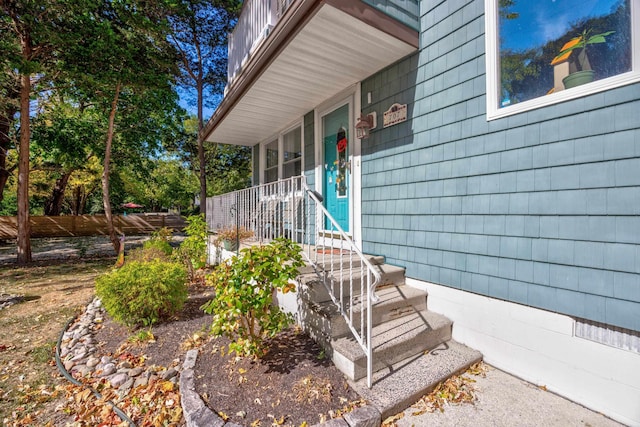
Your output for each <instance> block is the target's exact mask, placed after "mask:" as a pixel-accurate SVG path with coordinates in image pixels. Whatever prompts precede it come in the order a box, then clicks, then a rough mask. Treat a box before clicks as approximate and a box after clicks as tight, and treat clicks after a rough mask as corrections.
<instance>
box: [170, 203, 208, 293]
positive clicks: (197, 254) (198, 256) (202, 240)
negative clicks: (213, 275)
mask: <svg viewBox="0 0 640 427" xmlns="http://www.w3.org/2000/svg"><path fill="white" fill-rule="evenodd" d="M185 232H186V233H187V237H186V238H185V239H184V240H183V241H182V243H181V244H180V247H179V248H178V251H177V256H178V258H179V259H180V260H182V262H184V263H185V265H186V267H187V269H188V270H189V278H190V279H191V280H193V279H194V277H195V270H197V269H200V268H203V267H204V266H205V265H206V262H207V222H206V221H205V219H204V215H193V216H190V217H188V218H187V226H186V227H185Z"/></svg>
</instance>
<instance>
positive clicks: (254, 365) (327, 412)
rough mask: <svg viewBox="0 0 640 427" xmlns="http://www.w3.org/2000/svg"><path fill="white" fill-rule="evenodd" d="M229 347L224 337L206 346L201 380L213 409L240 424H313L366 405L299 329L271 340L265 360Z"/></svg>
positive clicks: (199, 371)
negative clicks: (233, 351)
mask: <svg viewBox="0 0 640 427" xmlns="http://www.w3.org/2000/svg"><path fill="white" fill-rule="evenodd" d="M227 348H228V341H227V340H226V339H223V338H218V339H215V340H212V341H210V342H209V343H207V345H205V346H204V347H203V348H202V349H201V350H200V354H199V355H198V361H197V363H196V367H195V374H196V376H195V377H196V380H195V383H196V390H197V391H198V393H200V395H201V396H202V397H203V399H204V400H205V402H206V403H207V405H208V406H209V408H211V409H212V410H213V411H215V412H217V413H218V414H220V415H221V416H222V417H223V418H224V419H230V420H231V421H233V422H234V423H236V424H240V425H244V426H257V425H262V426H266V425H273V424H275V425H293V426H300V425H304V423H306V424H308V425H313V424H316V423H319V422H321V421H326V420H328V419H331V418H333V417H336V416H339V415H340V414H341V413H343V412H344V411H347V410H349V409H350V408H353V407H354V406H359V405H360V404H362V403H363V402H362V401H360V399H359V397H358V395H357V394H356V393H355V392H354V391H353V390H351V389H350V388H349V386H348V384H347V382H346V380H345V377H344V375H343V374H342V373H341V372H340V371H338V370H337V369H336V368H335V366H333V363H332V362H331V360H329V359H328V358H327V357H326V356H325V355H324V352H323V351H322V350H321V349H320V347H318V345H317V344H316V343H315V342H314V341H313V340H312V339H311V338H309V336H308V335H306V334H304V333H302V332H301V331H299V330H298V329H297V328H291V329H289V330H287V331H284V332H283V333H281V334H280V335H278V336H277V337H276V338H274V339H273V340H271V341H270V345H269V348H270V350H269V352H268V353H267V354H266V356H264V357H263V358H262V359H259V360H252V359H250V358H237V357H234V356H233V355H230V354H229V353H228V351H227Z"/></svg>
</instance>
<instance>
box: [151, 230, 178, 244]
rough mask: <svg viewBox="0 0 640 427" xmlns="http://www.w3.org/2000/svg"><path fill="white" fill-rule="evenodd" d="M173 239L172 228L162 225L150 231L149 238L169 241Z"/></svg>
mask: <svg viewBox="0 0 640 427" xmlns="http://www.w3.org/2000/svg"><path fill="white" fill-rule="evenodd" d="M171 239H173V229H172V228H169V227H162V228H159V229H157V230H156V231H154V232H153V233H151V240H162V241H165V242H167V243H169V242H170V241H171Z"/></svg>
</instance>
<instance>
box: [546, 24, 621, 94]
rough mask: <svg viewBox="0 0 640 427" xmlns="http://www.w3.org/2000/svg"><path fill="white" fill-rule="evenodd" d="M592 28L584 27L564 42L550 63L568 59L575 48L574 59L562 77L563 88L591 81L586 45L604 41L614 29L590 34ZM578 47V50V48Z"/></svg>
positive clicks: (591, 73)
mask: <svg viewBox="0 0 640 427" xmlns="http://www.w3.org/2000/svg"><path fill="white" fill-rule="evenodd" d="M591 32H592V29H590V28H589V29H587V28H585V29H584V30H583V31H582V33H581V34H580V35H579V36H577V37H574V38H572V39H571V40H569V41H568V42H566V43H565V44H564V45H563V46H562V49H560V53H558V55H557V56H556V57H555V58H553V61H551V65H556V64H559V63H561V62H564V61H566V60H568V59H569V57H570V56H571V54H572V53H573V51H574V50H577V55H574V56H575V60H573V61H571V62H570V63H569V75H568V76H567V77H565V78H564V79H562V83H564V87H565V89H569V88H572V87H575V86H579V85H582V84H585V83H589V82H592V81H593V77H594V74H595V73H594V71H593V70H592V69H591V64H590V63H589V57H588V56H587V46H589V45H592V44H598V43H606V42H607V39H606V38H607V36H609V35H611V34H613V33H615V31H606V32H604V33H600V34H594V35H592V34H591ZM578 49H579V50H578Z"/></svg>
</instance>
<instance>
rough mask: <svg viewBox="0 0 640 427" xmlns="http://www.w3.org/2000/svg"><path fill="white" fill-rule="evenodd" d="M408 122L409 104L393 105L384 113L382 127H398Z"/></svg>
mask: <svg viewBox="0 0 640 427" xmlns="http://www.w3.org/2000/svg"><path fill="white" fill-rule="evenodd" d="M406 121H407V104H393V105H392V106H391V107H389V109H388V110H387V111H385V112H384V113H383V120H382V127H383V128H386V127H389V126H393V125H397V124H398V123H402V122H406Z"/></svg>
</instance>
